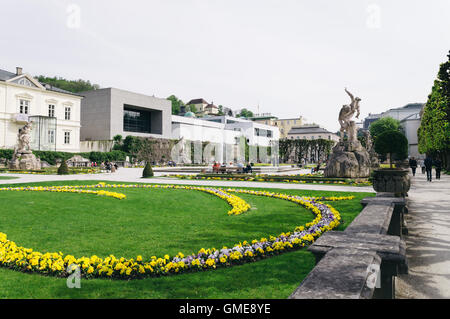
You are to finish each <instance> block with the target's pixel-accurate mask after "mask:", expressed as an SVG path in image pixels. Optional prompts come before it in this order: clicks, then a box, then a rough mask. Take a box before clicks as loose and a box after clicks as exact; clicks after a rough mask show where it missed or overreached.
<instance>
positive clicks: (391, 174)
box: [372, 169, 411, 196]
mask: <svg viewBox="0 0 450 319" xmlns="http://www.w3.org/2000/svg"><path fill="white" fill-rule="evenodd" d="M408 172H409V170H407V169H376V170H374V171H373V180H372V183H373V188H374V189H375V191H376V192H377V193H394V194H396V196H405V195H406V194H407V193H408V191H409V188H410V187H411V178H410V177H409V175H408Z"/></svg>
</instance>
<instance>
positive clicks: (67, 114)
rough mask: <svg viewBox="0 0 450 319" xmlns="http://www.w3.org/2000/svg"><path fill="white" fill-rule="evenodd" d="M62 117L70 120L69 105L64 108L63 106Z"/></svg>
mask: <svg viewBox="0 0 450 319" xmlns="http://www.w3.org/2000/svg"><path fill="white" fill-rule="evenodd" d="M64 119H65V120H68V121H69V120H70V107H69V106H66V108H65V112H64Z"/></svg>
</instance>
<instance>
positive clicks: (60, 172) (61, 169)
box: [58, 161, 69, 175]
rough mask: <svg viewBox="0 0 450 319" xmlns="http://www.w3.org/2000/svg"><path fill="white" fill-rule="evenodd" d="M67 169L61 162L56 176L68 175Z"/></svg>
mask: <svg viewBox="0 0 450 319" xmlns="http://www.w3.org/2000/svg"><path fill="white" fill-rule="evenodd" d="M68 174H69V167H68V166H67V163H66V161H62V162H61V165H60V166H59V167H58V175H68Z"/></svg>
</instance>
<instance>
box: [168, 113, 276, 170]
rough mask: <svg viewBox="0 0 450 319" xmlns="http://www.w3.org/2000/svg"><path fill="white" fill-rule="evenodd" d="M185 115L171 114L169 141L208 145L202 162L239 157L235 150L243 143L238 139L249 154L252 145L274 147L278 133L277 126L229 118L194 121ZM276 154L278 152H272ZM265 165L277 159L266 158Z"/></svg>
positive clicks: (252, 147) (231, 159) (208, 118)
mask: <svg viewBox="0 0 450 319" xmlns="http://www.w3.org/2000/svg"><path fill="white" fill-rule="evenodd" d="M187 115H188V116H177V115H172V139H181V138H183V139H184V140H185V141H196V142H202V143H206V144H210V145H209V146H207V149H206V150H207V151H208V153H207V155H204V156H203V158H202V161H204V162H213V161H219V162H230V161H234V157H235V156H237V157H238V158H239V155H238V154H240V156H243V155H244V154H242V152H241V151H239V150H238V149H239V148H240V147H241V143H245V142H244V141H243V140H242V139H245V140H246V142H247V143H248V145H249V146H250V147H251V151H250V152H254V151H255V150H256V148H255V147H256V146H262V147H274V148H277V147H278V145H277V142H278V140H279V137H280V132H279V130H278V128H277V127H273V126H269V125H264V124H260V123H255V122H253V121H249V120H244V119H240V118H235V117H230V116H211V117H205V118H195V117H192V115H191V116H189V114H188V113H187ZM212 150H213V151H212ZM211 151H212V152H211ZM277 153H278V150H276V151H274V154H277ZM211 154H212V155H211ZM250 155H255V154H250ZM267 162H272V163H278V157H277V156H276V158H275V157H271V156H270V159H269V158H268V160H267Z"/></svg>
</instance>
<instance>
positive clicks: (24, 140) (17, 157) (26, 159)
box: [9, 122, 41, 170]
mask: <svg viewBox="0 0 450 319" xmlns="http://www.w3.org/2000/svg"><path fill="white" fill-rule="evenodd" d="M32 124H33V122H27V124H25V126H24V127H22V128H21V129H20V130H19V134H18V144H17V147H15V148H14V154H13V157H12V160H11V161H10V163H9V168H10V169H23V170H37V169H41V161H40V160H39V159H38V158H36V156H35V155H34V154H33V152H32V151H31V147H30V142H31V130H32Z"/></svg>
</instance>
